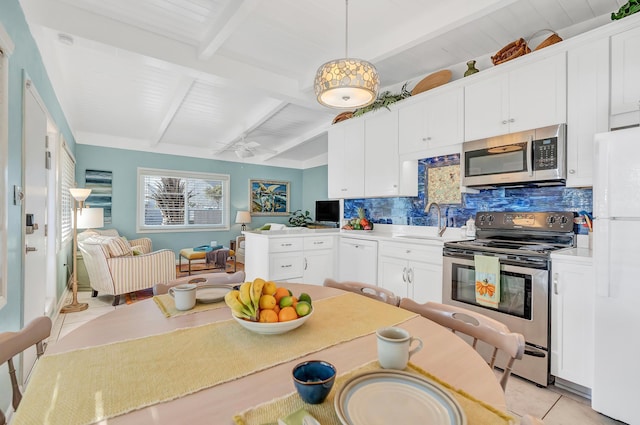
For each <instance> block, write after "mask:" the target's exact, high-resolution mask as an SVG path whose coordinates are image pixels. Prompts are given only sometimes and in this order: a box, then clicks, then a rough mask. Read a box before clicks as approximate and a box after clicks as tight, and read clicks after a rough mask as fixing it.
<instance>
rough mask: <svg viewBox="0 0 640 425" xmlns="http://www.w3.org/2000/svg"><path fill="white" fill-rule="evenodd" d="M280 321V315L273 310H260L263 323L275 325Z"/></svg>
mask: <svg viewBox="0 0 640 425" xmlns="http://www.w3.org/2000/svg"><path fill="white" fill-rule="evenodd" d="M277 321H278V315H277V314H276V312H275V311H273V310H260V322H261V323H275V322H277Z"/></svg>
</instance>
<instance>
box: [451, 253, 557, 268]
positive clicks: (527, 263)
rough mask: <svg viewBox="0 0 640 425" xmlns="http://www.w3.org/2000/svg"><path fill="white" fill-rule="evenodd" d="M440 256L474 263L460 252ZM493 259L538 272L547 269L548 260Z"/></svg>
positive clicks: (471, 255) (469, 257) (499, 257)
mask: <svg viewBox="0 0 640 425" xmlns="http://www.w3.org/2000/svg"><path fill="white" fill-rule="evenodd" d="M477 254H478V255H491V253H484V252H478V253H477ZM442 256H443V257H445V258H453V259H455V258H458V259H460V260H467V261H474V256H473V254H466V253H461V252H447V251H446V250H445V251H443V253H442ZM494 257H498V261H499V262H500V265H509V266H516V267H528V268H532V269H538V270H547V269H548V268H549V266H548V260H546V259H542V260H540V261H526V260H512V259H509V258H504V256H500V255H494Z"/></svg>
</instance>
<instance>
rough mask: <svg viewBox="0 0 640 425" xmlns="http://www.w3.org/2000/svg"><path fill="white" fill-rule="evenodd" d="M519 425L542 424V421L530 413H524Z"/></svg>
mask: <svg viewBox="0 0 640 425" xmlns="http://www.w3.org/2000/svg"><path fill="white" fill-rule="evenodd" d="M520 425H544V422H542V419H538V418H534V417H533V416H531V415H524V416H523V417H522V419H520Z"/></svg>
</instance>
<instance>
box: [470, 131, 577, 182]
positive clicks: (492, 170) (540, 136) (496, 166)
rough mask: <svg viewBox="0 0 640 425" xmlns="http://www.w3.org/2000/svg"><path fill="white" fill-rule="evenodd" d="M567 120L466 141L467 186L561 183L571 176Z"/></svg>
mask: <svg viewBox="0 0 640 425" xmlns="http://www.w3.org/2000/svg"><path fill="white" fill-rule="evenodd" d="M566 133H567V128H566V124H558V125H553V126H549V127H542V128H537V129H534V130H528V131H523V132H520V133H511V134H505V135H502V136H496V137H489V138H486V139H480V140H474V141H471V142H465V143H464V144H463V145H462V155H461V158H460V164H461V165H462V172H463V177H462V183H463V185H464V186H468V187H477V188H491V187H496V186H557V185H563V184H564V183H565V181H566V178H567V158H566V152H567V136H566Z"/></svg>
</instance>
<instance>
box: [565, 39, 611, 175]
mask: <svg viewBox="0 0 640 425" xmlns="http://www.w3.org/2000/svg"><path fill="white" fill-rule="evenodd" d="M567 62H568V63H567V76H568V79H567V186H568V187H585V186H592V185H593V136H594V134H596V133H601V132H605V131H607V130H608V129H609V40H608V39H607V38H602V39H600V40H596V41H593V42H591V43H588V44H584V45H580V46H579V47H577V48H573V49H571V50H569V51H568V53H567Z"/></svg>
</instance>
